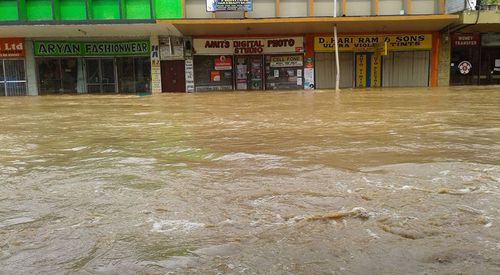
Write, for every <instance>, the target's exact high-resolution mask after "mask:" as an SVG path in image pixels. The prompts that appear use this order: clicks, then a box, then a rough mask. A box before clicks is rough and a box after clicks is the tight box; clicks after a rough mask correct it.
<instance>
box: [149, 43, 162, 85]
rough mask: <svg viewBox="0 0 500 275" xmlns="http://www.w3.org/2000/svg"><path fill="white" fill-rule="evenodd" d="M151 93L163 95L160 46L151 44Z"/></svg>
mask: <svg viewBox="0 0 500 275" xmlns="http://www.w3.org/2000/svg"><path fill="white" fill-rule="evenodd" d="M151 93H153V94H157V93H161V67H160V53H159V45H158V44H154V43H152V44H151Z"/></svg>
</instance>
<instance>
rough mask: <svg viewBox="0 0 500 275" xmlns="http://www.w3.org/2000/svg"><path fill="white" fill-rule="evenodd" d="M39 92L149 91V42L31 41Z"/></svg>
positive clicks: (43, 93) (44, 93)
mask: <svg viewBox="0 0 500 275" xmlns="http://www.w3.org/2000/svg"><path fill="white" fill-rule="evenodd" d="M34 55H35V61H36V72H37V81H38V87H39V94H40V95H46V94H62V93H68V94H76V93H78V94H84V93H90V94H92V93H149V92H150V91H151V89H150V86H151V85H150V82H151V64H150V42H149V40H134V41H91V42H82V41H34Z"/></svg>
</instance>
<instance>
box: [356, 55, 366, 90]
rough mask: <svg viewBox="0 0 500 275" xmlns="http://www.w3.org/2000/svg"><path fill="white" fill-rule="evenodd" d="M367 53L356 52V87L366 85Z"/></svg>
mask: <svg viewBox="0 0 500 275" xmlns="http://www.w3.org/2000/svg"><path fill="white" fill-rule="evenodd" d="M367 55H368V54H366V53H359V54H356V87H357V88H364V87H366V86H367V85H366V80H367V77H366V74H367V66H366V65H367V64H366V63H367Z"/></svg>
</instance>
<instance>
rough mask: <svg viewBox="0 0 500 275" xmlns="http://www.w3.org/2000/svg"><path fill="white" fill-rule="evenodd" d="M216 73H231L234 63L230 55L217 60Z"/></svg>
mask: <svg viewBox="0 0 500 275" xmlns="http://www.w3.org/2000/svg"><path fill="white" fill-rule="evenodd" d="M214 63H215V70H216V71H229V70H232V68H233V67H232V62H231V56H230V55H221V56H218V57H216V58H215V62H214Z"/></svg>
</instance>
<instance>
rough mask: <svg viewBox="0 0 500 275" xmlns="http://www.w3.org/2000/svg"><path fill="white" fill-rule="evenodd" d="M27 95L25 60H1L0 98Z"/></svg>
mask: <svg viewBox="0 0 500 275" xmlns="http://www.w3.org/2000/svg"><path fill="white" fill-rule="evenodd" d="M19 95H26V73H25V70H24V60H19V59H0V96H19Z"/></svg>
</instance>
